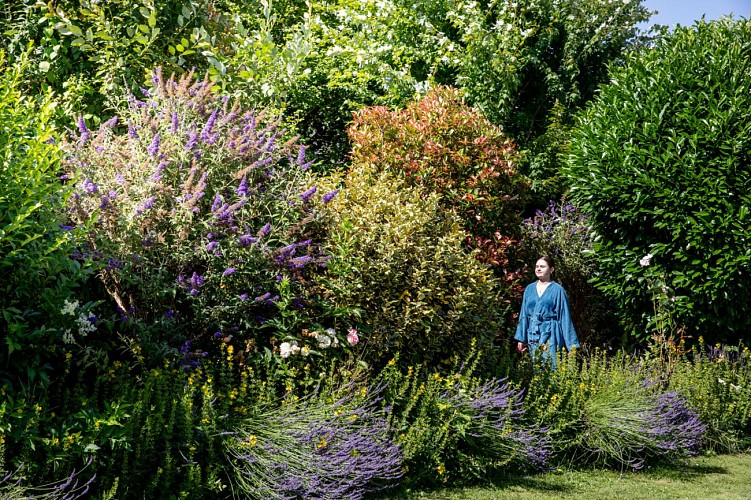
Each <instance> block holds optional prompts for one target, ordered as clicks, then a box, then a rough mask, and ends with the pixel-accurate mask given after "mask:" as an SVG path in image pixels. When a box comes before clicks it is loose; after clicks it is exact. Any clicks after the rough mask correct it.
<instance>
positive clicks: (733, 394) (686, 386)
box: [667, 339, 751, 452]
mask: <svg viewBox="0 0 751 500" xmlns="http://www.w3.org/2000/svg"><path fill="white" fill-rule="evenodd" d="M700 340H701V339H700ZM750 366H751V352H750V351H749V349H748V347H745V346H743V344H741V345H740V346H722V345H719V344H718V345H714V346H707V345H705V344H704V343H703V342H700V343H699V345H696V346H693V347H692V348H691V349H690V350H689V351H688V352H687V353H685V355H683V356H681V357H680V359H679V361H678V362H676V363H674V364H673V365H672V366H671V368H672V369H671V372H670V373H669V374H667V376H669V379H668V387H669V389H671V390H675V391H678V392H679V393H680V394H681V395H682V396H683V397H684V398H686V400H687V401H688V402H689V404H690V405H691V407H693V408H695V409H696V411H697V412H698V414H699V418H700V419H701V421H702V422H703V423H704V424H706V426H707V433H706V437H705V440H704V445H705V447H706V448H708V449H710V450H715V451H718V452H735V451H739V450H743V449H746V448H748V447H749V445H751V370H749V367H750Z"/></svg>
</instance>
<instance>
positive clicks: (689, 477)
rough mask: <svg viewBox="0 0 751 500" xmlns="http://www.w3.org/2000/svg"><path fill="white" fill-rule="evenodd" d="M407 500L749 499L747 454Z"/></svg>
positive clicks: (560, 474)
mask: <svg viewBox="0 0 751 500" xmlns="http://www.w3.org/2000/svg"><path fill="white" fill-rule="evenodd" d="M402 498H408V499H410V500H417V499H429V500H459V499H461V500H498V499H515V500H517V499H519V500H525V499H535V500H537V499H547V498H576V499H598V500H609V499H628V500H632V499H645V500H659V499H673V498H675V499H697V500H706V499H724V500H740V499H751V454H742V455H720V456H714V457H699V458H694V459H692V460H691V461H690V462H689V463H688V464H687V465H685V466H682V467H676V468H671V469H664V468H660V469H651V470H646V471H641V472H629V473H625V474H620V473H618V472H613V471H600V470H598V471H563V470H559V471H554V472H549V473H546V474H537V475H531V476H521V477H516V478H508V479H506V480H504V481H502V482H498V483H496V484H493V485H488V486H483V487H475V488H461V489H458V488H457V489H444V490H436V491H430V492H418V493H412V494H411V495H405V496H404V497H402Z"/></svg>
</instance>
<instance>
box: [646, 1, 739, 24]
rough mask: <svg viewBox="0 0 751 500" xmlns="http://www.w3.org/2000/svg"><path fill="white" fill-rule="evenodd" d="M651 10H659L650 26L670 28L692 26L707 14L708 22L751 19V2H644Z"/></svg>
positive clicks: (651, 20) (650, 21)
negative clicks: (725, 16)
mask: <svg viewBox="0 0 751 500" xmlns="http://www.w3.org/2000/svg"><path fill="white" fill-rule="evenodd" d="M643 5H644V6H645V7H646V8H647V9H649V10H657V11H659V13H658V14H655V15H654V16H652V18H651V19H650V20H649V25H650V26H651V25H652V24H663V25H667V26H670V27H673V26H675V25H676V24H680V25H681V26H691V25H692V24H694V21H696V20H699V19H701V16H702V14H706V18H705V19H706V20H707V21H711V20H713V19H719V18H720V17H722V16H723V15H729V14H731V13H732V14H733V19H739V18H741V17H743V18H745V19H751V0H644V2H643Z"/></svg>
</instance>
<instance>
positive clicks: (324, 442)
mask: <svg viewBox="0 0 751 500" xmlns="http://www.w3.org/2000/svg"><path fill="white" fill-rule="evenodd" d="M328 444H329V443H328V441H326V438H323V439H321V440H320V441H319V442H318V444H317V445H316V449H321V448H325V447H326V446H327V445H328Z"/></svg>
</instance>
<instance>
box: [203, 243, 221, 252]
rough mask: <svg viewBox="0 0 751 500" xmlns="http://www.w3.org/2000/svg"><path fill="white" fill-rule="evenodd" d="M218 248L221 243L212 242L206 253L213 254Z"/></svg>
mask: <svg viewBox="0 0 751 500" xmlns="http://www.w3.org/2000/svg"><path fill="white" fill-rule="evenodd" d="M218 246H219V242H218V241H210V242H209V243H208V244H207V245H206V251H207V252H213V251H214V250H216V247H218Z"/></svg>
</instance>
